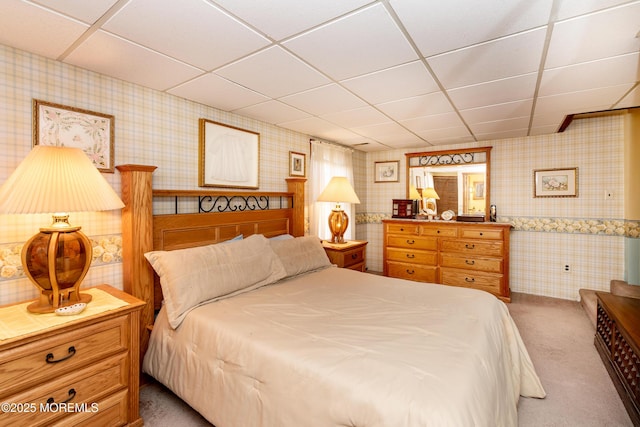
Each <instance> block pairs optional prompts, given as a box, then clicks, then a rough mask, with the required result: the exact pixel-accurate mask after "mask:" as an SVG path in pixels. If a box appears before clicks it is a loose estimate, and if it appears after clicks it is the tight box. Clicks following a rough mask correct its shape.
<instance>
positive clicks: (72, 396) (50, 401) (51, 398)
mask: <svg viewBox="0 0 640 427" xmlns="http://www.w3.org/2000/svg"><path fill="white" fill-rule="evenodd" d="M74 397H76V389H75V388H71V389H69V397H68V398H67V400H65V401H64V402H59V403H68V402H71V401H72V400H73V398H74ZM47 403H48V404H49V405H51V404H52V403H56V400H55V399H54V398H53V397H50V398H48V399H47Z"/></svg>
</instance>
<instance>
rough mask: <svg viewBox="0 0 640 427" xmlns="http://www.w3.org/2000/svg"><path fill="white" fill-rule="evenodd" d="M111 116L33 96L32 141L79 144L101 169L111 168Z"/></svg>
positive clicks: (55, 144) (76, 146)
mask: <svg viewBox="0 0 640 427" xmlns="http://www.w3.org/2000/svg"><path fill="white" fill-rule="evenodd" d="M113 128H114V117H113V116H112V115H109V114H102V113H96V112H95V111H89V110H82V109H80V108H75V107H67V106H66V105H60V104H52V103H50V102H45V101H41V100H39V99H34V100H33V145H34V146H36V145H53V146H60V147H74V148H80V149H81V150H82V151H84V152H85V153H86V155H87V157H89V159H90V160H91V162H92V163H93V164H94V166H95V167H96V168H97V169H98V170H99V171H100V172H108V173H113V171H114V165H113V163H114V154H113V145H114V142H113V140H114V136H113V135H114V129H113Z"/></svg>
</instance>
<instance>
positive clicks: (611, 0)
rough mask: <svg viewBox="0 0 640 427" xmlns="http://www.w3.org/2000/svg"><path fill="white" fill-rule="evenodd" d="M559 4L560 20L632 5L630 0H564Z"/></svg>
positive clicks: (558, 14) (558, 13)
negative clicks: (625, 4)
mask: <svg viewBox="0 0 640 427" xmlns="http://www.w3.org/2000/svg"><path fill="white" fill-rule="evenodd" d="M558 3H559V6H558V11H557V16H558V19H559V20H564V19H567V18H573V17H575V16H578V15H584V14H587V13H591V12H597V11H599V10H603V9H607V8H610V7H613V6H618V5H621V4H624V3H630V0H562V1H561V2H558Z"/></svg>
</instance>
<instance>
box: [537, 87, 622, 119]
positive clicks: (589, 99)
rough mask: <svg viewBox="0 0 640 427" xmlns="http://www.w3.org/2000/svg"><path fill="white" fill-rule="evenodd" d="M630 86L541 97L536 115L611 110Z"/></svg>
mask: <svg viewBox="0 0 640 427" xmlns="http://www.w3.org/2000/svg"><path fill="white" fill-rule="evenodd" d="M630 87H631V86H630V85H622V86H612V87H605V88H597V89H591V90H584V91H580V92H572V93H563V94H559V95H551V96H541V97H539V98H538V101H537V102H536V110H535V115H536V116H537V115H539V114H541V115H549V114H562V115H565V116H566V115H568V114H579V113H590V112H594V111H602V110H607V109H609V108H611V106H612V105H613V104H614V103H616V102H617V101H618V100H619V99H620V98H622V96H623V95H624V94H625V93H626V92H627V91H628V90H629V88H630Z"/></svg>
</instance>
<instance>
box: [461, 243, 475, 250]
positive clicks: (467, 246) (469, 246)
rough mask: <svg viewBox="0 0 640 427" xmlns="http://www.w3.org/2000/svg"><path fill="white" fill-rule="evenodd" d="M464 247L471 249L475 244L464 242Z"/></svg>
mask: <svg viewBox="0 0 640 427" xmlns="http://www.w3.org/2000/svg"><path fill="white" fill-rule="evenodd" d="M464 247H465V248H467V249H473V248H475V247H476V245H474V244H471V245H470V244H468V243H466V244H465V245H464Z"/></svg>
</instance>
